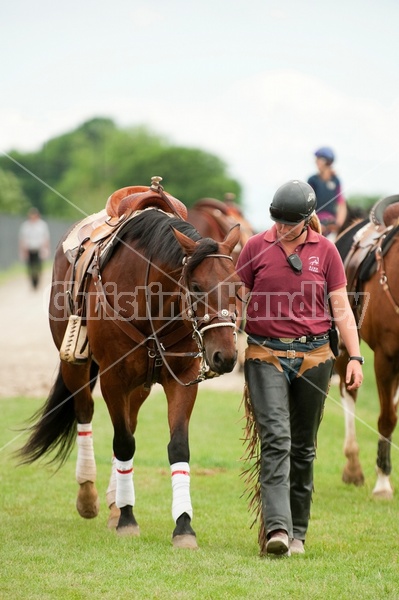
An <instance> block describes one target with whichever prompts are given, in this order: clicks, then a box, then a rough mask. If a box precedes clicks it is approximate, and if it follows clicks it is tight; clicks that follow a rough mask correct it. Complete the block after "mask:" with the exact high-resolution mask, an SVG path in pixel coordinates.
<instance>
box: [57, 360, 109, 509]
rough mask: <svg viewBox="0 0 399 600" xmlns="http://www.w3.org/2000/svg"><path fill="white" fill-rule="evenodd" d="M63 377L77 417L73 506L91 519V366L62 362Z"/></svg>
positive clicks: (94, 497)
mask: <svg viewBox="0 0 399 600" xmlns="http://www.w3.org/2000/svg"><path fill="white" fill-rule="evenodd" d="M61 372H62V378H63V380H64V383H65V385H66V387H67V388H68V389H69V390H77V391H76V392H74V393H73V399H74V408H75V414H76V418H77V421H78V423H77V461H76V480H77V482H78V484H79V492H78V497H77V500H76V508H77V511H78V513H79V514H80V516H81V517H83V518H85V519H92V518H93V517H96V516H97V515H98V511H99V506H100V502H99V498H98V492H97V489H96V485H95V482H96V476H97V470H96V462H95V457H94V448H93V431H92V419H93V412H94V402H93V398H92V395H91V388H92V387H94V386H91V385H90V366H89V364H87V365H71V364H69V363H62V364H61Z"/></svg>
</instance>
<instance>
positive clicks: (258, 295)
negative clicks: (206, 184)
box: [237, 225, 346, 338]
mask: <svg viewBox="0 0 399 600" xmlns="http://www.w3.org/2000/svg"><path fill="white" fill-rule="evenodd" d="M295 252H296V254H297V255H298V256H299V258H300V259H301V261H302V273H301V274H299V273H296V272H295V271H294V270H293V269H292V268H291V266H290V265H289V264H288V262H287V256H286V254H285V251H284V248H283V247H282V246H281V244H280V243H279V242H278V241H277V238H276V226H275V225H273V227H272V228H271V229H269V230H268V231H266V232H263V233H259V234H257V235H254V236H253V237H251V238H250V239H249V240H248V242H247V243H246V245H245V246H244V248H243V250H242V252H241V254H240V257H239V260H238V263H237V272H238V274H239V276H240V278H241V281H242V282H243V283H244V284H245V285H246V286H247V287H249V288H250V289H251V290H252V293H251V297H250V300H249V303H248V305H247V313H246V326H245V331H246V332H247V333H248V334H254V335H260V336H264V337H273V338H279V337H300V336H302V335H320V334H323V333H326V332H327V331H328V329H330V326H331V319H330V315H329V310H328V294H329V293H330V292H332V291H334V290H337V289H339V288H342V287H345V286H346V277H345V270H344V266H343V264H342V260H341V257H340V255H339V253H338V250H337V249H336V247H335V245H334V244H333V243H332V242H331V241H330V240H327V239H326V238H325V237H323V236H322V235H320V234H318V233H316V232H315V231H313V230H312V229H310V228H308V232H307V237H306V240H305V242H304V243H303V244H299V245H298V246H297V248H296V249H295Z"/></svg>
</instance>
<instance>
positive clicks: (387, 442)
mask: <svg viewBox="0 0 399 600" xmlns="http://www.w3.org/2000/svg"><path fill="white" fill-rule="evenodd" d="M374 367H375V375H376V381H377V388H378V394H379V398H380V416H379V418H378V432H379V435H380V437H379V440H378V449H377V464H376V471H377V481H376V484H375V486H374V489H373V496H374V497H375V498H380V499H384V500H392V498H393V488H392V485H391V481H390V474H391V470H392V465H391V440H392V433H393V431H394V429H395V427H396V422H397V403H398V397H399V389H398V383H399V381H398V379H399V378H398V375H397V374H396V373H395V372H393V368H392V362H391V361H389V360H387V358H386V357H385V356H384V355H382V354H381V353H379V352H378V350H377V351H375V353H374Z"/></svg>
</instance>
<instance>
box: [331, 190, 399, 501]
mask: <svg viewBox="0 0 399 600" xmlns="http://www.w3.org/2000/svg"><path fill="white" fill-rule="evenodd" d="M336 245H337V248H338V250H339V251H340V254H341V257H342V259H343V260H344V264H345V268H346V274H347V280H348V293H349V296H350V300H351V304H352V307H353V310H354V313H355V316H356V321H357V326H358V331H359V336H360V338H361V339H362V340H364V342H366V344H367V345H368V346H369V347H370V348H371V349H372V350H373V352H374V372H375V378H376V383H377V389H378V396H379V404H380V413H379V418H378V433H379V439H378V447H377V461H376V472H377V481H376V484H375V486H374V489H373V496H375V497H378V498H384V499H392V498H393V488H392V485H391V481H390V473H391V470H392V464H391V444H392V435H393V432H394V430H395V427H396V422H397V405H398V398H399V276H398V262H399V195H395V196H388V197H387V198H383V199H381V200H380V201H378V202H377V204H376V205H375V206H374V207H373V208H372V210H371V212H370V218H367V219H365V220H361V221H358V222H355V223H353V224H352V225H351V226H350V227H349V228H348V229H346V230H345V231H344V232H342V233H341V235H340V236H339V237H338V238H337V240H336ZM341 350H342V352H341V354H340V355H339V356H338V358H337V361H336V366H335V368H336V371H337V373H338V375H339V376H340V393H341V401H342V404H343V407H344V412H345V442H344V453H345V456H346V459H347V462H346V464H345V467H344V471H343V475H342V479H343V481H344V482H345V483H353V484H355V485H362V484H363V483H364V474H363V471H362V467H361V464H360V461H359V446H358V442H357V438H356V428H355V402H356V397H357V391H348V390H347V389H346V387H345V383H344V381H345V370H346V364H347V360H348V353H347V351H346V349H345V348H343V347H341Z"/></svg>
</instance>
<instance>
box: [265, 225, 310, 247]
mask: <svg viewBox="0 0 399 600" xmlns="http://www.w3.org/2000/svg"><path fill="white" fill-rule="evenodd" d="M319 235H320V234H318V233H317V232H316V231H314V229H312V228H311V227H308V235H307V236H306V240H305V242H304V243H305V244H307V243H308V242H310V243H311V244H317V243H318V241H319ZM263 239H264V240H265V241H266V242H270V243H272V244H273V243H276V242H277V229H276V226H275V225H273V226H272V227H271V228H270V229H268V230H267V231H265V234H264V236H263Z"/></svg>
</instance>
